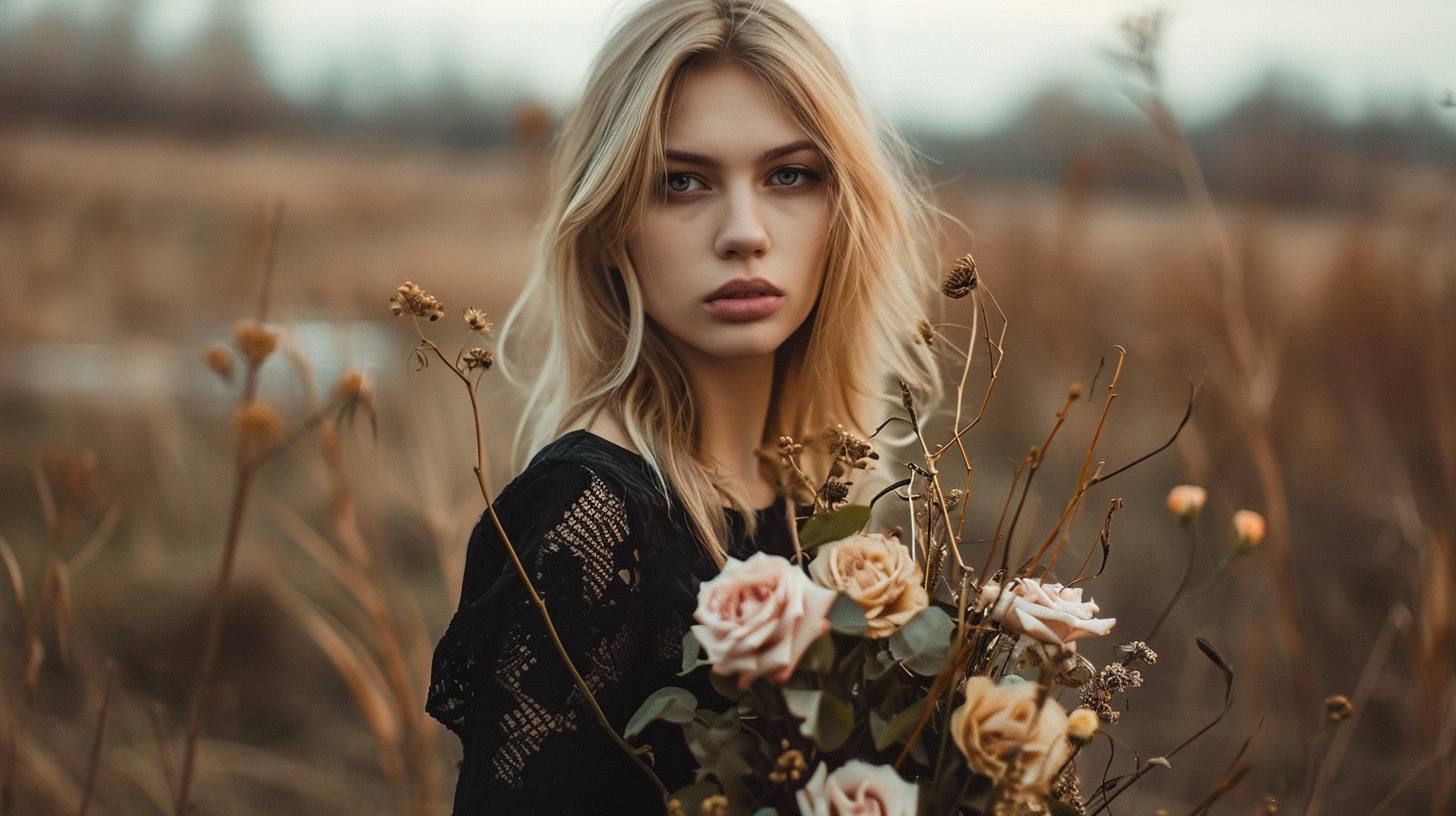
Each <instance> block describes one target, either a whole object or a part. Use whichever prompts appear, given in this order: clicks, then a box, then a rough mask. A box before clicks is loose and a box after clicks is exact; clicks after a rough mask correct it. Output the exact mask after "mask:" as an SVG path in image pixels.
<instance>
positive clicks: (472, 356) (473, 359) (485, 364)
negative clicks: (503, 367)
mask: <svg viewBox="0 0 1456 816" xmlns="http://www.w3.org/2000/svg"><path fill="white" fill-rule="evenodd" d="M492 365H495V357H493V356H491V353H490V352H488V351H486V350H485V349H483V348H473V349H471V350H469V351H467V352H465V354H464V356H462V357H461V358H460V363H459V367H460V371H461V372H462V373H468V372H471V371H475V370H476V369H479V370H481V371H487V370H489V369H490V367H491V366H492Z"/></svg>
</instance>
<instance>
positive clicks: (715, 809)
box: [701, 793, 728, 816]
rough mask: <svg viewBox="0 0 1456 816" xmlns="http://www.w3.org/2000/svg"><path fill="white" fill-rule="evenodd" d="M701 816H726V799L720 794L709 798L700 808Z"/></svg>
mask: <svg viewBox="0 0 1456 816" xmlns="http://www.w3.org/2000/svg"><path fill="white" fill-rule="evenodd" d="M701 810H702V814H703V816H728V797H726V796H724V795H723V794H721V793H718V794H714V795H712V796H709V797H708V798H707V799H704V800H703V804H702V806H701Z"/></svg>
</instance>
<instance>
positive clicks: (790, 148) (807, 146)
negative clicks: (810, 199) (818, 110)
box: [664, 139, 819, 167]
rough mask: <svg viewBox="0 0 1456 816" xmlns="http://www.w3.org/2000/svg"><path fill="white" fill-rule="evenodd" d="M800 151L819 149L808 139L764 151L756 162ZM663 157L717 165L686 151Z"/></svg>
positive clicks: (700, 155)
mask: <svg viewBox="0 0 1456 816" xmlns="http://www.w3.org/2000/svg"><path fill="white" fill-rule="evenodd" d="M800 150H813V151H814V152H816V153H817V152H819V148H818V147H817V146H815V144H814V143H813V142H811V141H809V140H808V139H800V140H799V141H797V142H790V143H788V144H786V145H781V146H779V147H774V148H770V149H768V150H765V151H764V152H763V155H761V156H759V157H758V161H759V163H760V164H762V163H764V162H771V161H773V160H774V159H778V158H783V157H784V156H788V155H790V154H793V153H798V152H799V151H800ZM664 155H665V156H666V157H667V158H668V159H669V160H671V161H678V162H684V163H686V164H700V165H703V166H705V167H716V166H717V165H718V161H717V160H716V159H713V158H710V157H708V156H704V155H703V154H701V153H692V152H690V151H687V150H667V151H665V152H664Z"/></svg>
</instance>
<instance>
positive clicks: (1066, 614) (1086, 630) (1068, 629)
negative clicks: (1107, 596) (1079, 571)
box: [983, 578, 1117, 652]
mask: <svg viewBox="0 0 1456 816" xmlns="http://www.w3.org/2000/svg"><path fill="white" fill-rule="evenodd" d="M983 594H986V595H988V596H989V597H988V600H990V601H994V605H993V606H992V607H991V619H992V620H994V621H996V622H998V623H1000V624H1001V626H1002V628H1004V629H1005V630H1006V631H1008V632H1013V633H1015V634H1018V635H1021V636H1022V638H1023V642H1024V641H1025V639H1026V638H1030V639H1032V640H1034V641H1037V642H1039V643H1044V644H1046V645H1048V646H1057V647H1060V648H1062V649H1066V650H1067V651H1069V652H1075V651H1077V644H1076V640H1077V638H1083V637H1087V636H1088V635H1105V634H1107V633H1108V632H1110V631H1112V627H1113V624H1116V623H1117V618H1099V617H1097V604H1096V603H1094V602H1093V601H1092V600H1091V599H1088V600H1086V601H1083V600H1082V589H1081V587H1078V588H1076V589H1073V588H1072V587H1064V586H1062V585H1061V584H1043V583H1042V582H1041V581H1039V580H1037V579H1036V578H1019V579H1017V580H1016V581H1015V582H1014V583H1013V584H1011V585H1010V586H1009V587H1007V588H1006V591H1004V592H1003V591H1001V589H1000V587H997V586H995V585H994V584H993V585H990V586H987V587H986V589H985V590H983Z"/></svg>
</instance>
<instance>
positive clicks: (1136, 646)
mask: <svg viewBox="0 0 1456 816" xmlns="http://www.w3.org/2000/svg"><path fill="white" fill-rule="evenodd" d="M1117 648H1118V649H1119V650H1121V651H1123V652H1126V653H1127V654H1130V655H1132V659H1133V660H1141V661H1142V662H1144V663H1146V664H1148V665H1149V666H1151V665H1153V664H1154V663H1157V662H1158V653H1157V652H1155V651H1153V650H1152V649H1150V648H1148V644H1146V643H1144V642H1142V641H1141V640H1134V641H1132V642H1130V643H1124V644H1122V645H1121V646H1118V647H1117Z"/></svg>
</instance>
